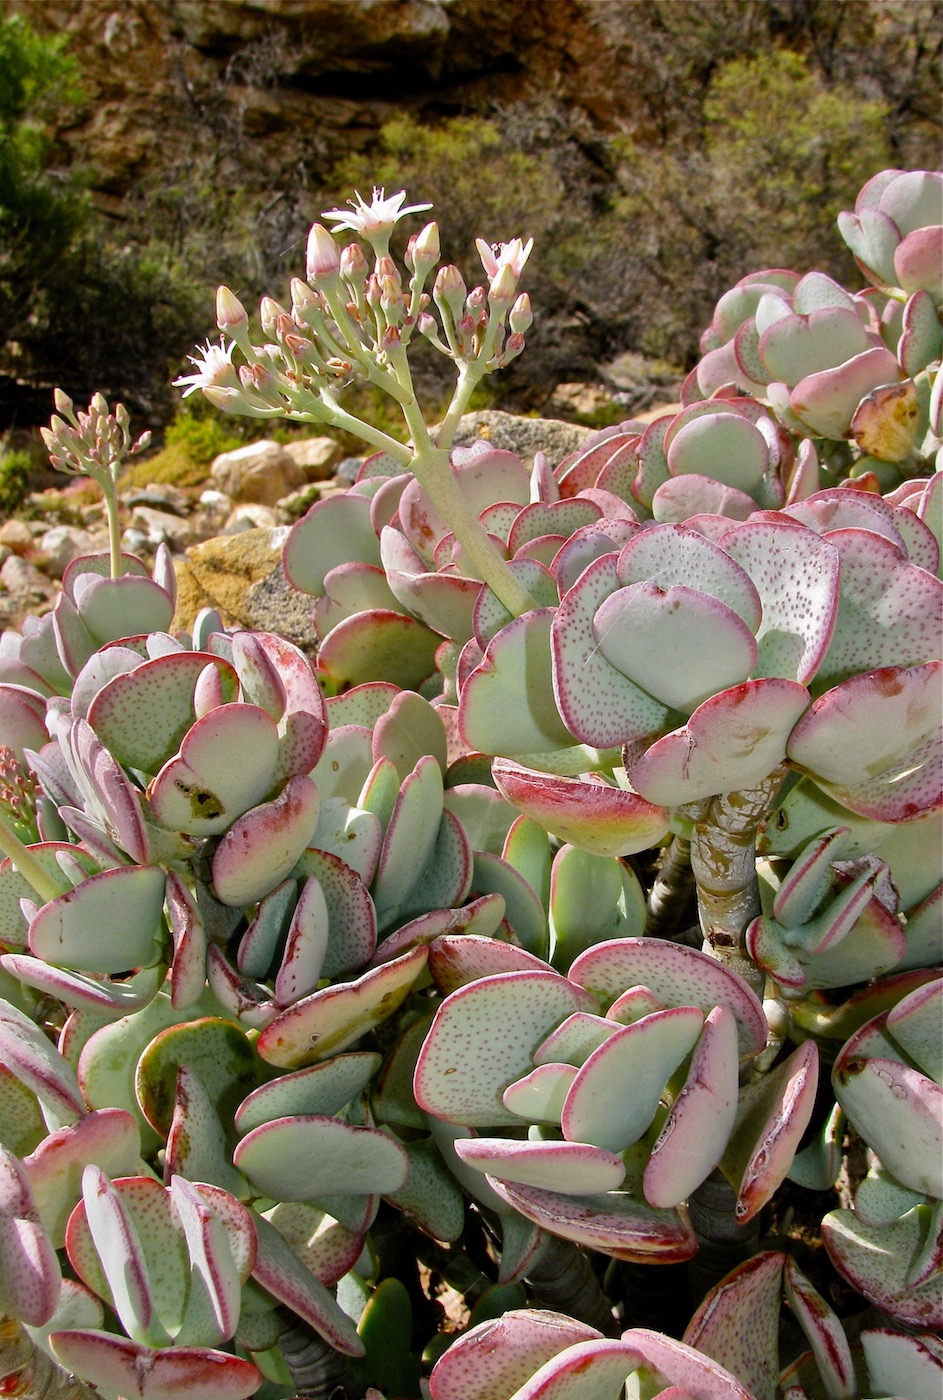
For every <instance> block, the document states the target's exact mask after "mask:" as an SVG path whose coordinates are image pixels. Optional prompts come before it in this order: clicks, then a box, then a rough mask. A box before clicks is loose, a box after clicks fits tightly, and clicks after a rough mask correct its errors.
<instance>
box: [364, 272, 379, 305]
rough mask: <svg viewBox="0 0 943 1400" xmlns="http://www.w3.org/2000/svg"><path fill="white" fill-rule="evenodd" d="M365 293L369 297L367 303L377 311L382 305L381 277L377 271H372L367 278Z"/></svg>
mask: <svg viewBox="0 0 943 1400" xmlns="http://www.w3.org/2000/svg"><path fill="white" fill-rule="evenodd" d="M365 295H366V298H367V305H368V306H370V307H371V308H372V309H373V310H374V311H375V310H376V309H377V307H378V306H379V305H380V279H379V278H378V277H377V275H376V273H375V272H371V274H370V276H369V277H368V278H367V287H366V292H365Z"/></svg>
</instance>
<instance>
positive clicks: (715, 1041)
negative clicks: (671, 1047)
mask: <svg viewBox="0 0 943 1400" xmlns="http://www.w3.org/2000/svg"><path fill="white" fill-rule="evenodd" d="M738 1079H739V1066H738V1063H737V1023H736V1020H735V1019H734V1015H733V1012H732V1011H729V1010H728V1009H727V1008H726V1007H724V1006H715V1007H714V1009H713V1011H712V1012H711V1013H710V1015H709V1016H708V1017H707V1018H706V1019H705V1021H704V1029H703V1031H702V1033H701V1035H700V1038H699V1040H698V1042H697V1045H696V1047H695V1050H694V1054H693V1055H692V1056H691V1066H690V1069H689V1070H688V1075H687V1079H686V1080H685V1083H684V1087H683V1088H682V1090H681V1092H680V1093H679V1094H678V1096H677V1098H676V1099H675V1101H674V1103H673V1104H672V1105H671V1109H670V1111H669V1114H668V1117H667V1119H666V1121H665V1125H664V1127H663V1128H662V1130H661V1133H660V1134H659V1137H658V1140H657V1142H656V1143H655V1146H654V1147H653V1148H652V1150H651V1153H650V1154H649V1158H648V1162H647V1163H646V1166H645V1173H644V1176H643V1190H644V1192H645V1199H646V1200H647V1201H648V1203H649V1205H653V1206H675V1205H678V1204H679V1202H681V1201H683V1200H684V1199H685V1198H686V1197H687V1196H689V1195H690V1194H691V1192H692V1191H693V1190H695V1188H696V1187H698V1186H699V1185H700V1184H701V1182H702V1181H703V1180H704V1179H705V1178H706V1177H707V1176H708V1175H709V1174H710V1172H712V1171H713V1170H714V1168H715V1167H716V1166H717V1163H718V1162H719V1161H720V1159H721V1157H722V1156H723V1151H724V1148H725V1147H726V1145H727V1138H728V1137H729V1135H730V1132H731V1130H732V1128H733V1125H734V1120H735V1118H736V1113H737V1088H738ZM719 1359H720V1358H718V1360H719Z"/></svg>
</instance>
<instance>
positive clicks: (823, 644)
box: [723, 520, 840, 685]
mask: <svg viewBox="0 0 943 1400" xmlns="http://www.w3.org/2000/svg"><path fill="white" fill-rule="evenodd" d="M723 547H724V549H725V550H726V551H727V553H728V554H729V555H730V556H731V558H732V559H735V560H736V561H737V563H738V564H740V565H741V566H742V567H743V568H744V569H745V570H746V572H747V573H748V574H749V575H750V578H751V579H752V580H753V583H754V584H755V585H756V589H757V592H758V593H759V596H760V601H761V603H762V607H763V620H762V622H761V623H760V626H759V629H758V631H757V633H756V639H757V642H758V643H759V659H758V661H757V664H756V666H755V667H754V669H753V675H754V676H756V677H759V676H783V677H785V678H786V679H788V680H795V681H798V682H799V683H800V684H801V685H806V684H808V682H809V680H810V679H811V678H812V676H814V675H815V672H816V671H817V670H818V667H819V665H820V663H821V661H822V658H823V656H824V655H825V652H826V650H827V648H828V644H829V642H830V641H831V637H832V631H833V629H834V626H835V621H836V618H837V615H838V584H839V573H840V565H839V556H838V553H837V551H836V550H835V549H834V547H833V546H832V545H830V544H829V543H828V541H827V540H823V539H822V538H821V537H820V536H819V535H817V534H815V533H814V531H812V530H807V529H804V528H803V527H802V526H801V525H798V524H797V525H792V524H791V523H790V522H789V521H786V520H782V521H779V520H777V521H773V520H757V521H752V522H749V523H747V524H745V525H742V526H740V527H739V528H738V529H734V530H731V531H730V533H729V534H727V535H725V536H724V539H723Z"/></svg>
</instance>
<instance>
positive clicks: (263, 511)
mask: <svg viewBox="0 0 943 1400" xmlns="http://www.w3.org/2000/svg"><path fill="white" fill-rule="evenodd" d="M277 524H278V516H277V514H276V513H275V511H274V510H273V509H272V507H271V506H260V505H256V504H254V503H253V502H252V501H245V502H243V504H242V505H241V506H236V508H235V510H234V511H232V512H231V513H230V515H229V516H228V518H227V520H226V524H225V525H224V526H223V534H225V535H235V534H238V533H239V531H240V530H271V529H274V527H275V526H276V525H277Z"/></svg>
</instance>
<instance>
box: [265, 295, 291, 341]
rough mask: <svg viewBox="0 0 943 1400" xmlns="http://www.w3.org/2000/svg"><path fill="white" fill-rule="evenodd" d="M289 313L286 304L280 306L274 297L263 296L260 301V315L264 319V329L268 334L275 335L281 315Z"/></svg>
mask: <svg viewBox="0 0 943 1400" xmlns="http://www.w3.org/2000/svg"><path fill="white" fill-rule="evenodd" d="M287 314H288V313H287V312H286V310H285V308H284V306H280V305H279V303H278V302H277V301H276V300H275V298H274V297H263V298H262V300H261V301H260V302H259V316H260V318H261V321H262V330H263V331H264V333H265V334H266V335H273V334H274V331H275V323H276V321H277V320H278V318H279V316H285V315H287Z"/></svg>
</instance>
